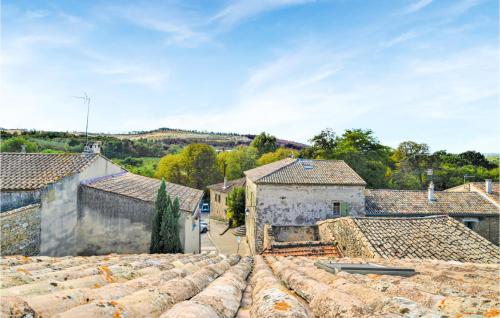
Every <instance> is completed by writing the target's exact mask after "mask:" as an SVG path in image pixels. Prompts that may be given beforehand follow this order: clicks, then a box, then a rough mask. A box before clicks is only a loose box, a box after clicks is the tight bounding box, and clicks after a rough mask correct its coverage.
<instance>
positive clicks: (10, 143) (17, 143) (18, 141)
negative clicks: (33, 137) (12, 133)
mask: <svg viewBox="0 0 500 318" xmlns="http://www.w3.org/2000/svg"><path fill="white" fill-rule="evenodd" d="M23 145H24V146H25V147H26V152H37V151H38V147H37V145H36V144H35V143H34V142H31V141H29V140H27V139H25V138H23V137H20V136H18V137H12V138H9V139H7V140H5V141H2V143H1V147H0V150H1V151H2V152H21V150H22V146H23Z"/></svg>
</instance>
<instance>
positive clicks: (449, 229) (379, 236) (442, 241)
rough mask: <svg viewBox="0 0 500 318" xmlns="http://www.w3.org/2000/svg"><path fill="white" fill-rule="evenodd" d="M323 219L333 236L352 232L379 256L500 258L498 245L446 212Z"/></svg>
mask: <svg viewBox="0 0 500 318" xmlns="http://www.w3.org/2000/svg"><path fill="white" fill-rule="evenodd" d="M325 223H326V224H328V227H329V228H330V229H331V230H332V233H338V234H334V236H335V235H344V236H350V237H351V236H352V237H354V238H355V239H356V242H358V243H359V244H364V245H366V247H367V248H368V250H370V251H371V252H372V253H373V254H374V255H375V256H379V257H384V258H415V259H439V260H444V261H458V262H473V263H498V262H500V256H499V249H498V247H497V246H495V245H493V244H492V243H490V242H489V241H488V240H487V239H485V238H483V237H482V236H480V235H479V234H477V233H476V232H474V231H472V230H470V229H468V228H467V227H465V226H464V225H463V224H462V223H460V222H458V221H456V220H455V219H453V218H451V217H449V216H429V217H415V218H401V217H397V218H385V217H366V218H360V217H358V218H339V219H335V220H328V221H325V222H323V223H322V226H324V225H325ZM340 233H343V234H340ZM337 240H339V241H342V239H341V238H340V237H337ZM344 241H345V240H344ZM345 244H347V243H345Z"/></svg>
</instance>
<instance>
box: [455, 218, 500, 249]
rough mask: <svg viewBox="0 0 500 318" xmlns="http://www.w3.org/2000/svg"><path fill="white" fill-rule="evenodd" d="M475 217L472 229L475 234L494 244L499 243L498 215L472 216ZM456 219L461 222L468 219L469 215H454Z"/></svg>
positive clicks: (499, 224) (499, 225)
mask: <svg viewBox="0 0 500 318" xmlns="http://www.w3.org/2000/svg"><path fill="white" fill-rule="evenodd" d="M472 218H475V219H477V220H478V221H479V222H477V223H476V224H475V225H474V227H473V228H472V230H473V231H474V232H476V233H477V234H479V235H481V236H482V237H484V238H485V239H487V240H489V241H490V242H491V243H493V244H495V245H499V227H500V223H499V216H498V215H489V216H479V217H472ZM454 219H456V220H457V221H459V222H461V223H463V221H464V219H470V218H469V217H467V218H464V217H454Z"/></svg>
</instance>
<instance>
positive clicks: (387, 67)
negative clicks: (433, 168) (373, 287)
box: [0, 0, 500, 152]
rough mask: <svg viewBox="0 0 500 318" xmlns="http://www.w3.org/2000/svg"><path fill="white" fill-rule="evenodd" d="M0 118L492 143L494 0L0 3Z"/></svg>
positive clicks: (457, 144) (108, 127) (299, 137)
mask: <svg viewBox="0 0 500 318" xmlns="http://www.w3.org/2000/svg"><path fill="white" fill-rule="evenodd" d="M1 8H2V55H1V65H2V102H1V116H0V127H6V128H35V129H45V130H63V131H82V130H84V129H85V107H84V106H83V104H82V102H81V101H80V100H78V99H75V98H73V97H72V96H75V95H76V96H78V95H82V94H83V92H87V93H88V94H89V96H90V97H91V98H92V104H91V114H90V128H89V129H90V130H91V131H94V132H127V131H133V130H151V129H155V128H158V127H171V128H185V129H197V130H209V131H226V132H239V133H259V132H261V131H267V132H270V133H272V134H274V135H276V136H278V137H280V138H285V139H291V140H296V141H302V142H306V141H307V140H308V139H310V138H311V137H312V136H313V135H314V134H317V133H318V132H319V131H320V130H321V129H323V128H327V127H330V128H333V129H334V130H336V131H338V132H342V131H343V130H345V129H349V128H364V129H368V128H369V129H372V130H373V131H374V132H375V134H376V136H377V137H378V138H379V139H380V140H381V141H382V142H383V143H385V144H388V145H390V146H393V147H395V146H397V144H398V143H399V142H401V141H404V140H414V141H418V142H426V143H428V144H429V145H430V146H431V150H439V149H447V150H449V151H452V152H461V151H465V150H469V149H475V150H478V151H482V152H498V151H499V143H500V128H499V127H500V125H499V120H500V111H499V98H500V97H499V84H500V83H499V56H498V54H499V43H498V38H499V31H498V27H499V17H498V12H499V8H498V1H496V0H451V1H445V0H401V1H396V0H387V1H375V0H370V1H368V0H363V1H361V0H332V1H326V0H325V1H307V0H267V1H258V0H254V1H227V2H225V1H199V2H190V1H180V0H179V1H158V2H154V1H144V2H141V1H134V2H132V1H130V2H127V1H9V0H4V1H2V7H1Z"/></svg>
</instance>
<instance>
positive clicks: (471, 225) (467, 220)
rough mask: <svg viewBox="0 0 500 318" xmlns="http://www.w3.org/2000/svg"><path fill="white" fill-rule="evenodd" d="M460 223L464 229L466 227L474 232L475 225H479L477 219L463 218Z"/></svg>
mask: <svg viewBox="0 0 500 318" xmlns="http://www.w3.org/2000/svg"><path fill="white" fill-rule="evenodd" d="M462 222H463V223H464V225H465V226H466V227H468V228H469V229H471V230H474V229H475V228H476V226H477V223H479V219H478V218H464V219H462Z"/></svg>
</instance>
